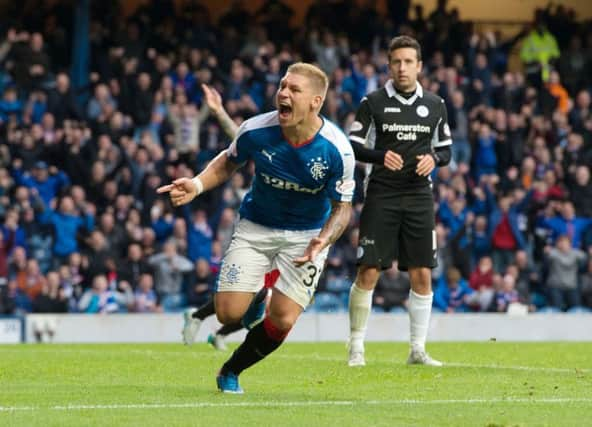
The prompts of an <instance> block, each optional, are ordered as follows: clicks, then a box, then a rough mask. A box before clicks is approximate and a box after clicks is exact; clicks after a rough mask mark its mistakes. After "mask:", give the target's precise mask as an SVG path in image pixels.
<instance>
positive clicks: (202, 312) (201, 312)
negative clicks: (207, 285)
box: [192, 299, 216, 320]
mask: <svg viewBox="0 0 592 427" xmlns="http://www.w3.org/2000/svg"><path fill="white" fill-rule="evenodd" d="M215 312H216V308H215V307H214V300H213V299H211V300H210V301H208V302H206V303H205V304H204V305H202V306H201V307H199V308H198V309H197V311H195V312H194V313H193V315H192V317H193V318H194V319H199V320H204V319H205V318H206V317H208V316H211V315H212V314H214V313H215Z"/></svg>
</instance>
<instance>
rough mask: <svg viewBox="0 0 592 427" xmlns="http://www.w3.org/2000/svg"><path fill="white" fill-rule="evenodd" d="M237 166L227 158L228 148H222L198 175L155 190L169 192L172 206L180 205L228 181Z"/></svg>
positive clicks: (161, 192) (177, 180) (160, 192)
mask: <svg viewBox="0 0 592 427" xmlns="http://www.w3.org/2000/svg"><path fill="white" fill-rule="evenodd" d="M239 167H240V165H239V164H236V163H234V162H233V161H232V160H230V159H229V158H228V150H224V151H222V152H220V154H218V155H217V156H216V157H215V158H214V159H213V160H212V161H211V162H210V163H209V164H208V166H207V167H206V168H205V169H204V170H203V171H202V172H201V173H200V174H199V175H197V176H195V177H193V178H179V179H176V180H174V181H173V182H172V183H171V184H168V185H163V186H162V187H159V188H158V189H157V190H156V192H157V193H159V194H163V193H169V197H170V198H171V202H172V203H173V206H181V205H184V204H186V203H189V202H191V201H192V200H193V199H195V198H196V197H197V196H199V195H200V194H201V193H203V192H204V191H208V190H211V189H212V188H215V187H217V186H218V185H220V184H222V183H224V182H226V181H228V179H230V177H231V176H232V174H233V173H234V172H235V171H236V170H237V169H238V168H239Z"/></svg>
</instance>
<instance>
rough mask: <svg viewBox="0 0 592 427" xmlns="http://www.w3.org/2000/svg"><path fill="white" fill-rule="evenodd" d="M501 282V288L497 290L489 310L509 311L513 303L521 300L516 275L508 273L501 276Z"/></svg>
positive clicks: (497, 311)
mask: <svg viewBox="0 0 592 427" xmlns="http://www.w3.org/2000/svg"><path fill="white" fill-rule="evenodd" d="M499 283H500V285H498V286H499V288H497V289H496V291H495V294H494V296H493V299H492V304H491V307H490V310H489V311H494V312H496V313H504V312H506V311H508V308H509V307H510V305H511V304H516V303H518V302H519V297H518V291H517V290H516V288H515V279H514V276H512V275H511V274H506V275H504V276H503V277H502V278H501V281H500V282H499Z"/></svg>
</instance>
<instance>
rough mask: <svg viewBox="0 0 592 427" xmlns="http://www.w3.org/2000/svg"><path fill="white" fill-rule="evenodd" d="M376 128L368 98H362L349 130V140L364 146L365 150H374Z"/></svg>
mask: <svg viewBox="0 0 592 427" xmlns="http://www.w3.org/2000/svg"><path fill="white" fill-rule="evenodd" d="M375 138H376V128H375V125H374V119H373V118H372V112H371V111H370V105H369V104H368V98H366V97H364V98H363V99H362V101H361V103H360V107H359V108H358V111H357V112H356V118H355V120H354V122H353V123H352V124H351V127H350V129H349V139H350V140H351V141H353V142H357V143H360V144H363V145H365V146H366V147H367V148H374V141H375Z"/></svg>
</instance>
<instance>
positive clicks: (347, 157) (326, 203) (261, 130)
mask: <svg viewBox="0 0 592 427" xmlns="http://www.w3.org/2000/svg"><path fill="white" fill-rule="evenodd" d="M228 156H229V159H230V160H231V161H233V162H235V163H238V164H242V163H244V162H246V161H247V160H250V159H252V160H253V161H254V162H255V178H254V180H253V184H252V186H251V189H250V191H249V192H248V193H247V195H246V196H245V198H244V199H243V201H242V204H241V207H240V215H241V218H246V219H248V220H250V221H253V222H255V223H257V224H261V225H264V226H266V227H271V228H279V229H284V230H312V229H316V228H321V227H322V226H323V224H324V223H325V221H326V220H327V218H328V216H329V213H330V212H331V202H330V200H335V201H340V202H351V200H352V196H353V194H354V187H355V181H354V177H353V175H354V166H355V159H354V154H353V150H352V148H351V144H350V143H349V141H348V139H347V137H346V136H345V134H344V133H343V132H342V131H341V130H340V129H339V128H338V127H337V126H336V125H335V124H333V123H331V122H330V121H329V120H326V119H324V118H323V125H322V126H321V129H320V130H319V131H318V132H317V134H316V135H315V136H314V137H313V138H312V139H311V140H310V141H308V142H306V143H304V144H301V145H299V146H294V145H292V144H290V142H289V141H288V140H287V139H286V138H285V137H284V135H283V133H282V130H281V128H280V126H279V120H278V113H277V111H273V112H270V113H265V114H260V115H258V116H255V117H253V118H251V119H249V120H246V121H245V122H244V123H243V124H242V125H241V126H240V128H239V130H238V134H237V136H236V138H235V139H234V141H233V142H232V144H231V145H230V147H229V148H228Z"/></svg>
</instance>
